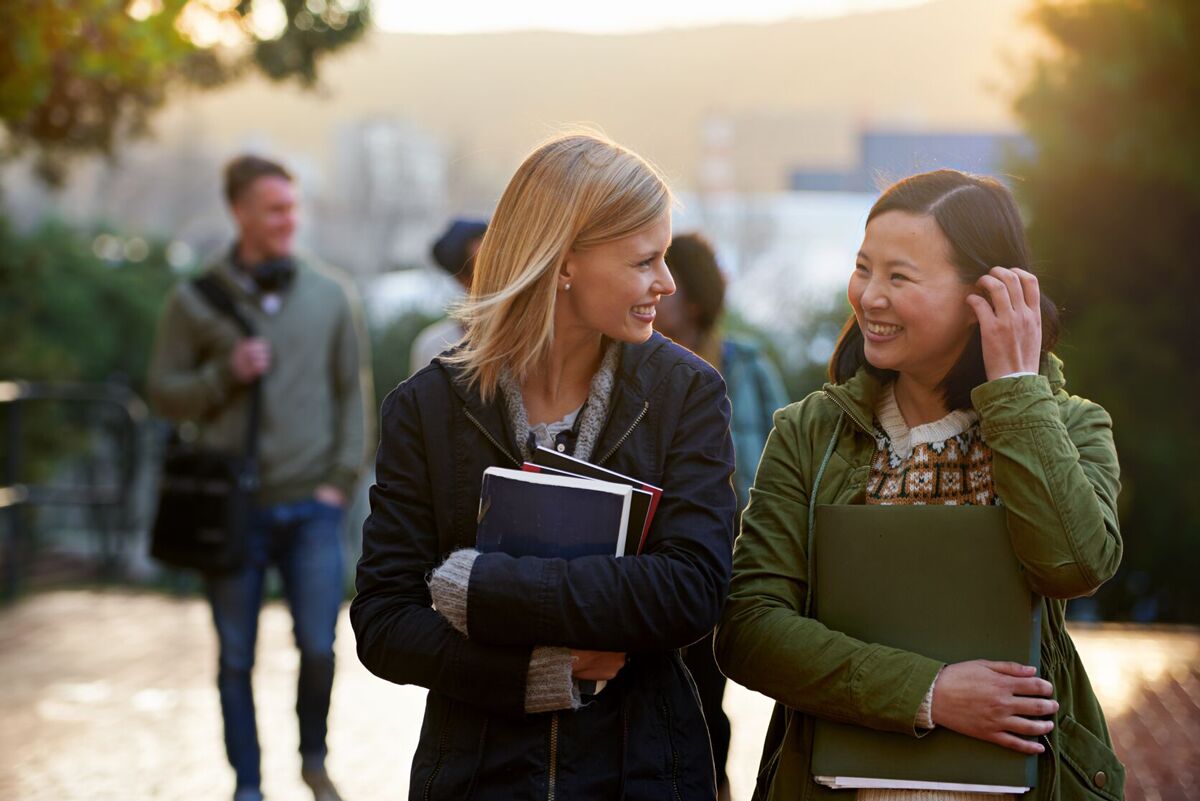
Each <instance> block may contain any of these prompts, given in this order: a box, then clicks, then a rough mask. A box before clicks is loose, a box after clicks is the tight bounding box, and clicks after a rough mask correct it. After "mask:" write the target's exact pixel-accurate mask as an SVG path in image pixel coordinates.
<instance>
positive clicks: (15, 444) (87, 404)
mask: <svg viewBox="0 0 1200 801" xmlns="http://www.w3.org/2000/svg"><path fill="white" fill-rule="evenodd" d="M35 403H49V404H59V405H65V406H67V407H74V408H75V409H76V410H77V411H79V412H85V413H86V419H87V421H88V426H89V428H96V427H100V426H103V427H104V428H105V429H106V430H107V431H110V432H111V433H112V438H113V441H114V442H115V443H116V445H117V448H116V453H115V460H114V459H109V460H107V461H108V463H107V464H105V465H97V461H98V460H97V458H96V457H95V454H94V453H92V454H89V455H88V459H87V460H86V462H85V465H86V468H87V469H86V481H84V482H81V483H52V484H31V483H27V481H26V471H27V467H28V464H27V460H26V459H25V453H24V449H23V444H24V434H25V433H26V431H25V420H26V412H27V410H28V407H29V406H30V405H32V404H35ZM0 410H2V411H3V412H4V417H5V431H4V452H5V453H4V460H3V462H4V463H3V471H4V472H3V475H2V477H0V515H3V518H4V519H6V520H7V521H8V525H7V526H6V532H5V537H4V541H3V543H2V546H3V549H4V558H3V563H4V571H3V573H4V575H3V577H0V593H3V596H4V597H5V598H12V597H14V596H15V595H16V594H17V592H18V591H19V590H20V587H21V585H22V582H23V580H24V577H25V574H26V572H27V570H28V568H29V561H30V551H31V547H30V546H31V542H32V541H31V538H30V532H29V531H28V530H27V525H26V517H27V515H26V514H25V510H26V509H28V508H37V507H45V506H83V507H86V508H88V509H90V510H92V511H93V512H94V516H93V528H94V529H95V530H96V534H97V536H98V538H99V550H100V555H101V566H102V571H103V572H104V573H105V574H111V573H112V572H113V571H114V570H115V567H116V564H117V554H118V550H119V547H120V544H121V543H119V542H118V541H117V536H116V532H115V530H114V529H115V528H117V527H115V526H114V520H113V518H114V516H117V515H122V516H127V514H128V510H129V508H130V498H131V493H132V491H133V484H134V481H135V478H136V476H137V470H138V467H139V464H138V462H139V455H140V452H141V451H140V449H139V436H140V433H141V431H142V427H143V425H144V423H145V422H146V420H147V419H148V412H147V408H146V404H145V403H144V402H143V401H142V399H141V398H139V397H138V396H137V395H136V394H134V392H133V391H132V390H130V389H129V388H128V387H125V386H122V385H120V384H111V383H108V384H86V383H65V382H63V383H38V382H27V381H0ZM114 462H115V468H114V467H113V464H114ZM121 522H123V521H121Z"/></svg>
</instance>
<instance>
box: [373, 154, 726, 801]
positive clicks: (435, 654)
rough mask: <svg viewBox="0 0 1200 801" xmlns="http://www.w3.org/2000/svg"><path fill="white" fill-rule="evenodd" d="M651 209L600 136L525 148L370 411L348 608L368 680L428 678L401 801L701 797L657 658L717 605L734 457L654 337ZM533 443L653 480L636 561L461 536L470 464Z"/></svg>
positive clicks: (632, 171) (690, 634)
mask: <svg viewBox="0 0 1200 801" xmlns="http://www.w3.org/2000/svg"><path fill="white" fill-rule="evenodd" d="M670 205H671V194H670V191H669V190H668V188H667V186H666V184H665V182H664V181H663V179H662V177H661V176H660V175H659V173H658V172H657V171H656V170H655V169H654V168H653V167H651V166H650V165H649V164H647V163H646V162H645V161H643V160H642V159H641V158H640V157H638V156H637V155H635V154H634V153H631V152H630V151H628V150H626V149H624V148H622V147H620V146H618V145H616V144H614V143H612V142H609V141H607V140H605V139H603V138H600V137H598V136H594V135H590V134H579V135H570V136H564V137H560V138H557V139H555V140H552V141H550V142H548V143H547V144H545V145H543V146H541V147H539V148H538V149H537V150H535V151H534V152H533V153H532V154H531V155H530V156H529V157H528V158H527V159H526V160H525V162H524V163H523V164H522V165H521V167H520V168H519V169H518V170H517V172H516V174H515V175H514V176H513V178H512V180H511V181H510V182H509V185H508V188H507V189H506V190H505V192H504V194H503V196H502V197H501V199H500V203H499V205H498V207H497V209H496V213H495V216H494V217H493V219H492V222H491V224H490V226H489V228H488V231H487V234H486V236H485V237H484V240H483V244H482V246H481V248H480V250H479V253H478V255H477V257H476V265H475V278H474V282H473V285H472V288H471V295H470V299H469V300H468V302H467V304H466V305H465V307H464V308H463V310H462V312H461V316H462V318H463V320H464V322H465V325H466V335H465V338H464V340H463V343H462V344H461V345H460V346H459V347H458V348H457V349H455V350H452V351H449V352H447V353H444V354H442V356H440V357H439V358H437V359H435V360H434V362H433V363H432V364H431V365H429V366H428V367H426V368H424V369H423V370H421V371H420V372H418V373H417V374H416V375H414V376H413V377H412V378H410V379H409V380H408V381H406V382H404V383H403V384H401V385H400V386H399V387H397V388H396V389H395V390H394V391H393V392H392V393H391V395H389V397H388V399H387V401H386V402H385V403H384V406H383V413H382V442H381V443H380V448H379V456H378V464H377V475H376V482H377V483H376V485H375V486H374V487H373V488H372V490H371V515H370V517H369V519H368V520H367V522H366V525H365V526H364V529H363V556H362V560H361V562H360V563H359V566H358V582H357V584H358V597H357V598H356V599H355V600H354V603H353V605H352V607H351V611H350V615H351V620H352V622H353V625H354V629H355V632H356V634H357V637H358V652H359V656H360V658H361V659H362V661H363V663H364V664H365V665H366V666H367V667H368V668H369V669H370V670H371V671H373V672H374V673H376V674H377V675H379V676H381V677H383V678H385V679H387V680H389V681H393V682H397V683H401V684H417V685H420V686H423V687H428V688H429V690H430V692H429V698H428V702H427V705H426V711H425V720H424V724H423V726H422V730H421V737H420V742H419V743H418V746H417V752H416V755H415V757H414V758H413V762H412V774H411V783H410V787H409V797H410V798H414V799H416V798H420V799H443V798H444V799H463V798H467V797H470V798H472V799H477V800H478V801H485V800H486V799H503V800H504V801H513V799H533V798H539V799H541V798H587V799H591V798H614V799H615V798H625V799H629V800H630V801H633V799H654V800H655V801H660V799H669V798H671V799H708V798H713V797H714V795H715V789H714V779H713V764H712V757H711V753H710V748H709V742H708V735H707V732H706V728H705V725H704V719H703V716H702V714H701V711H700V706H699V703H698V701H697V698H696V694H695V691H694V689H693V687H692V684H691V681H690V677H689V676H688V674H687V671H686V669H685V668H684V667H683V664H682V662H681V660H680V658H679V655H678V652H677V650H676V649H678V648H680V647H681V646H684V645H687V644H689V643H691V642H694V641H695V640H697V639H699V638H701V637H702V636H704V634H705V633H706V632H708V630H709V629H710V628H711V627H712V626H713V625H714V623H715V622H716V619H717V617H718V615H719V613H720V609H721V603H722V601H723V599H724V595H725V591H726V586H727V583H728V580H729V573H730V561H731V557H730V551H731V545H732V537H733V515H734V495H733V490H732V488H731V485H730V475H731V473H732V470H733V448H732V444H731V442H730V438H729V433H728V431H729V411H730V410H729V402H728V400H727V398H726V395H725V385H724V383H723V381H722V380H721V377H720V376H719V375H718V374H717V373H716V371H714V370H713V369H712V368H711V367H709V366H708V365H707V364H706V363H705V362H703V361H702V360H701V359H699V358H697V357H696V356H694V355H693V354H691V353H690V352H688V351H686V350H684V349H683V348H680V347H678V346H676V345H674V344H673V343H671V342H670V341H668V340H666V339H664V338H663V337H662V336H660V335H658V334H655V333H654V331H653V323H654V316H655V308H656V306H657V305H658V303H659V301H660V300H661V299H662V298H663V297H664V296H666V295H670V294H671V293H672V292H674V291H675V284H674V282H673V281H672V279H671V275H670V273H669V272H668V270H667V268H666V265H665V263H664V261H663V257H664V254H665V251H666V249H667V246H668V244H669V243H670V241H671V216H670ZM539 444H540V445H546V446H549V447H555V448H558V449H559V450H562V451H565V452H568V453H573V454H574V455H575V456H576V457H578V458H582V459H586V460H588V461H591V462H594V463H597V464H602V465H604V466H606V467H609V468H612V469H614V470H617V471H620V472H622V473H625V474H627V475H631V476H637V477H638V478H641V479H643V480H645V481H649V482H651V483H654V484H658V485H659V486H661V487H663V488H664V490H665V491H664V495H663V499H662V502H661V504H660V506H659V508H658V511H657V513H656V515H655V518H654V523H653V527H652V528H651V530H650V533H649V537H648V539H647V543H646V547H645V549H644V551H643V552H642V554H641V555H639V556H632V557H621V558H615V557H584V558H579V559H575V560H572V561H569V562H568V561H564V560H556V559H536V558H521V559H516V558H512V557H509V556H507V555H504V554H499V553H489V554H483V555H480V554H479V553H477V552H476V551H475V550H474V549H473V546H474V543H475V520H476V517H475V515H476V511H477V507H478V501H479V490H480V481H481V476H482V474H483V471H484V469H485V468H487V467H489V466H492V465H500V466H505V467H515V466H517V465H519V464H520V463H521V461H522V460H523V459H525V458H527V457H528V456H529V454H530V451H531V449H532V448H534V447H536V445H539ZM597 679H605V680H607V681H608V685H607V686H606V687H605V688H604V690H603V691H602V692H600V693H599V694H597V695H595V696H585V697H583V698H581V697H580V694H579V691H578V682H579V681H580V680H597Z"/></svg>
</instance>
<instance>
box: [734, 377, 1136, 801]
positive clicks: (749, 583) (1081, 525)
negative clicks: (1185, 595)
mask: <svg viewBox="0 0 1200 801" xmlns="http://www.w3.org/2000/svg"><path fill="white" fill-rule="evenodd" d="M1064 384H1065V382H1064V380H1063V375H1062V363H1061V362H1060V361H1059V360H1058V359H1057V358H1055V357H1054V356H1049V357H1048V358H1047V359H1046V360H1045V363H1044V365H1043V369H1042V375H1038V376H1021V377H1016V378H1005V379H1000V380H998V381H990V382H988V383H986V384H983V385H981V386H979V387H976V388H975V390H974V391H973V392H972V393H971V400H972V403H973V404H974V407H975V409H976V410H977V411H978V412H979V415H980V419H981V426H982V431H983V436H984V438H985V440H986V441H987V444H988V445H989V446H990V447H991V449H992V453H993V463H992V471H993V478H994V481H995V487H996V492H997V494H998V495H999V496H1000V498H1001V500H1002V501H1003V503H1004V506H1005V508H1006V509H1007V511H1008V524H1009V529H1010V531H1011V533H1012V544H1013V549H1014V550H1015V551H1016V555H1017V558H1018V559H1019V560H1020V562H1021V563H1022V565H1023V566H1024V568H1025V571H1026V575H1027V576H1028V578H1029V583H1030V586H1031V587H1032V588H1033V590H1034V591H1035V592H1037V593H1039V594H1041V595H1042V596H1044V599H1045V600H1044V609H1043V616H1042V619H1043V627H1042V653H1041V657H1042V674H1041V675H1043V676H1044V677H1045V678H1046V679H1047V680H1049V681H1050V682H1051V683H1053V685H1054V692H1055V698H1056V699H1057V700H1058V702H1059V705H1060V706H1059V712H1058V717H1057V720H1056V725H1055V729H1054V731H1053V732H1052V733H1051V735H1050V736H1049V738H1048V741H1049V744H1050V746H1051V747H1050V748H1049V749H1047V751H1046V752H1045V753H1044V754H1043V755H1042V757H1041V758H1040V759H1039V764H1038V786H1037V789H1036V790H1035V791H1034V792H1033V793H1031V794H1030V796H1031V797H1032V798H1036V799H1083V798H1089V799H1097V798H1103V799H1109V800H1110V801H1119V799H1121V798H1122V797H1123V787H1124V779H1125V775H1124V767H1123V766H1122V765H1121V763H1120V762H1119V761H1118V760H1117V758H1116V756H1115V755H1114V754H1113V751H1112V744H1111V740H1110V738H1109V735H1108V728H1107V726H1106V724H1105V722H1104V715H1103V713H1102V712H1101V710H1100V705H1099V702H1098V701H1097V700H1096V696H1095V694H1094V693H1093V691H1092V688H1091V685H1090V684H1089V682H1088V678H1087V674H1086V673H1085V672H1084V669H1083V665H1082V663H1081V662H1080V660H1079V657H1078V655H1077V654H1076V652H1075V647H1074V645H1073V643H1072V642H1071V638H1070V637H1069V635H1068V634H1067V630H1066V626H1065V609H1066V601H1067V599H1069V598H1076V597H1079V596H1083V595H1090V594H1092V593H1094V592H1095V591H1096V589H1097V588H1099V587H1100V585H1101V584H1103V583H1104V582H1105V581H1106V580H1107V579H1108V578H1110V577H1111V576H1112V575H1113V573H1114V572H1115V571H1116V569H1117V565H1118V564H1119V563H1120V560H1121V535H1120V532H1119V530H1118V525H1117V509H1116V503H1117V493H1118V492H1119V490H1120V482H1119V480H1118V474H1119V469H1118V466H1117V454H1116V450H1115V448H1114V445H1113V439H1112V421H1111V418H1110V417H1109V416H1108V413H1107V412H1105V411H1104V409H1102V408H1101V407H1099V406H1097V405H1096V404H1094V403H1092V402H1090V401H1087V400H1085V399H1083V398H1080V397H1077V396H1071V395H1068V394H1067V393H1066V392H1065V391H1064V389H1063V387H1064ZM879 392H880V384H879V382H878V381H877V380H876V379H874V378H872V377H871V376H870V375H868V374H867V373H866V372H865V371H860V372H859V373H858V375H856V376H854V378H852V379H851V380H849V381H847V382H846V383H844V384H841V385H831V384H827V385H826V386H825V388H824V390H823V391H821V392H815V393H813V394H812V395H810V396H808V397H807V398H805V399H804V400H803V401H801V402H799V403H794V404H792V405H791V406H788V407H786V408H784V409H781V410H780V411H779V412H777V413H776V414H775V429H774V430H773V431H772V432H771V435H770V437H769V438H768V440H767V445H766V449H765V450H764V452H763V456H762V462H761V464H760V465H759V469H758V475H757V477H756V478H755V482H754V487H753V488H752V489H751V490H750V505H749V506H748V507H747V509H746V511H745V514H744V515H743V517H742V530H741V534H740V536H739V537H738V539H737V543H736V545H735V547H734V561H733V571H734V572H733V581H732V584H731V586H730V593H729V599H728V601H727V603H726V607H725V612H724V615H723V617H722V619H721V623H720V626H719V627H718V629H717V637H716V645H715V648H716V654H717V661H718V663H719V664H720V666H721V669H722V670H723V671H724V672H725V674H726V675H727V676H729V677H730V678H731V679H733V680H734V681H736V682H738V683H739V684H742V685H744V686H746V687H748V688H750V689H752V690H756V691H758V692H761V693H763V694H765V695H768V696H770V697H771V698H774V699H775V700H776V702H777V704H776V706H775V712H774V715H773V716H772V719H771V725H770V727H769V729H768V731H767V738H766V742H765V743H764V747H763V759H762V763H761V765H760V768H759V776H758V787H757V790H756V793H755V798H756V799H759V800H760V801H767V800H768V799H769V800H770V801H805V800H806V799H843V800H844V799H845V798H846V795H845V794H839V793H838V792H837V791H834V790H829V789H827V788H825V787H822V786H820V785H818V784H816V783H815V782H814V781H813V780H812V777H811V775H810V771H809V758H810V755H811V750H812V729H813V727H812V723H813V721H812V718H813V717H814V716H820V717H825V718H830V719H835V720H839V721H846V722H850V723H855V724H858V725H862V726H871V727H873V728H877V729H883V730H886V731H895V732H903V733H906V734H910V735H913V736H917V732H916V730H915V721H916V716H917V708H918V706H919V705H920V703H921V701H922V699H923V698H924V696H925V693H926V692H927V691H928V690H929V686H930V684H931V683H932V682H933V679H934V677H935V676H936V675H937V672H938V670H939V669H940V668H941V666H942V664H941V663H940V662H937V661H935V660H933V659H929V658H926V657H924V656H921V655H919V654H915V653H912V652H909V651H902V650H898V649H895V648H889V647H885V646H882V645H876V644H870V643H864V642H860V641H858V640H855V639H853V638H851V637H849V636H847V635H845V634H842V633H840V632H837V631H831V630H829V629H827V628H825V627H824V626H822V625H821V624H820V623H818V622H817V621H816V620H813V619H811V618H809V617H806V616H805V609H806V605H805V601H806V595H807V589H808V575H807V572H808V559H807V557H806V550H807V543H808V520H809V506H810V502H811V503H812V504H818V503H826V504H851V503H864V497H865V493H864V486H865V484H866V481H867V476H868V473H869V471H870V463H871V458H872V456H873V455H874V452H875V448H876V436H875V429H874V426H873V419H874V414H873V410H874V408H875V402H876V399H877V397H878V395H879ZM823 464H824V470H823V473H821V477H820V480H819V484H818V487H817V489H816V490H815V493H814V489H813V484H814V483H815V482H814V479H815V477H816V476H817V474H818V472H819V471H821V469H822V465H823ZM1043 742H1045V741H1043Z"/></svg>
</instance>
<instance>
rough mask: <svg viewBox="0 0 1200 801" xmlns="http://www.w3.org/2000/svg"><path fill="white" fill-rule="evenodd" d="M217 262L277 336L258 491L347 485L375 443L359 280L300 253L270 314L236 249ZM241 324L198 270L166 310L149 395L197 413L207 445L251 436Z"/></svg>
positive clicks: (271, 494) (247, 310)
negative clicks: (234, 360) (221, 307)
mask: <svg viewBox="0 0 1200 801" xmlns="http://www.w3.org/2000/svg"><path fill="white" fill-rule="evenodd" d="M210 269H211V271H212V273H213V275H215V276H216V277H217V278H218V279H219V280H220V282H221V285H222V287H223V288H224V289H225V290H226V291H227V292H228V293H229V294H230V295H231V296H232V297H233V298H234V301H235V302H236V304H237V307H238V310H239V311H240V312H241V313H242V314H243V316H245V317H246V318H248V319H249V320H250V322H251V323H252V324H253V325H254V327H255V331H256V333H257V335H258V336H261V337H263V338H265V339H266V340H267V341H268V342H269V343H270V345H271V367H270V370H269V371H268V372H267V374H266V375H265V376H264V377H263V379H262V411H261V416H260V424H259V443H258V452H259V471H260V485H261V490H260V493H259V495H260V498H259V500H260V501H261V502H262V503H284V502H289V501H298V500H305V499H307V498H310V497H312V494H313V490H314V489H315V488H316V487H317V486H318V485H321V484H330V485H333V486H335V487H337V488H339V489H340V490H341V491H342V492H343V493H344V494H346V495H347V496H349V495H350V494H351V493H352V492H353V490H354V487H355V484H356V482H357V479H358V476H359V475H360V473H361V472H362V469H363V467H364V466H365V464H366V458H367V455H368V449H369V448H370V447H371V446H373V445H374V442H373V441H372V440H373V435H372V429H373V422H372V421H373V418H374V414H373V411H372V409H373V401H374V398H373V390H372V386H371V374H370V357H369V347H370V346H369V343H368V340H367V337H366V333H365V328H364V326H363V322H362V313H361V310H360V304H359V302H358V298H357V294H356V293H355V292H354V290H353V287H352V286H351V285H350V282H349V281H348V280H346V279H345V278H344V277H343V276H341V275H340V274H339V273H337V272H335V271H334V270H332V268H328V267H324V266H320V265H317V264H316V263H315V262H313V261H311V260H303V259H297V269H296V275H295V278H294V280H293V281H292V283H291V285H290V287H288V289H287V290H286V291H285V292H283V293H282V297H281V306H280V308H279V309H278V311H276V312H275V313H274V314H268V313H267V312H266V311H264V310H263V309H262V308H261V307H260V305H259V303H258V302H257V301H256V299H255V298H254V297H253V296H252V295H251V294H250V293H249V292H248V291H247V288H246V286H245V285H244V284H245V282H244V281H243V280H239V277H238V276H237V275H236V274H235V273H234V268H233V266H232V265H231V264H230V262H229V260H228V259H224V260H222V261H219V262H217V263H216V264H215V265H214V266H213V267H211V268H210ZM242 336H243V335H242V334H241V332H240V331H239V330H238V328H237V327H236V325H235V324H234V323H233V322H232V321H231V320H230V319H229V318H228V317H226V316H225V315H223V314H222V313H221V312H218V311H217V310H216V309H214V308H213V307H212V306H210V305H209V304H208V302H207V301H206V300H205V299H204V297H203V296H202V295H201V294H200V291H199V290H197V289H196V287H194V286H192V284H191V282H180V284H179V285H178V286H176V287H175V289H174V290H172V292H171V294H170V295H169V296H168V298H167V303H166V306H165V308H164V309H163V313H162V315H161V316H160V318H159V323H158V331H157V334H156V336H155V342H154V353H153V356H152V357H151V362H150V371H149V380H148V384H149V391H150V401H151V405H152V406H153V407H154V409H155V411H156V412H157V413H159V414H161V415H163V416H164V417H167V418H169V419H171V420H176V421H193V422H195V423H196V424H197V426H198V430H199V437H200V442H201V443H202V444H204V445H206V446H208V447H212V448H218V449H224V450H234V451H237V450H240V449H241V448H242V447H243V443H244V441H245V431H246V425H247V421H248V419H249V417H248V412H249V399H250V392H249V391H248V389H247V385H245V384H241V383H239V382H238V381H237V380H236V379H235V378H234V375H233V370H232V367H231V365H230V355H231V353H232V351H233V347H234V345H235V344H236V343H237V342H238V340H239V339H241V338H242Z"/></svg>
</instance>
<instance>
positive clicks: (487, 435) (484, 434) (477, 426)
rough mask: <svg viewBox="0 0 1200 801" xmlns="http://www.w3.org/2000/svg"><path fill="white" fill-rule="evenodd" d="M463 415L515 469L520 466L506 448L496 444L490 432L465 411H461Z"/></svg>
mask: <svg viewBox="0 0 1200 801" xmlns="http://www.w3.org/2000/svg"><path fill="white" fill-rule="evenodd" d="M463 414H465V415H466V416H467V419H468V420H470V421H471V422H472V423H474V424H475V427H476V428H478V429H479V430H480V432H482V434H483V436H485V437H486V438H487V441H488V442H490V443H492V444H493V445H495V446H496V449H497V450H498V451H500V452H501V453H503V454H504V455H505V456H507V457H508V460H509V461H510V462H512V463H513V464H515V465H516V466H517V467H520V466H521V462H520V461H519V460H518V459H516V458H515V457H514V456H513V455H512V454H511V453H509V452H508V448H505V447H504V446H503V445H501V444H500V443H499V442H497V441H496V438H495V437H493V436H492V434H491V432H490V431H488V430H487V429H486V428H484V427H483V423H481V422H479V421H478V420H476V419H475V415H473V414H471V413H470V412H469V411H467V410H466V409H463Z"/></svg>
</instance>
